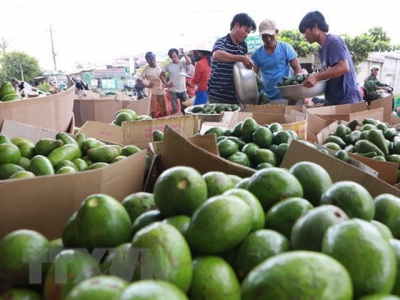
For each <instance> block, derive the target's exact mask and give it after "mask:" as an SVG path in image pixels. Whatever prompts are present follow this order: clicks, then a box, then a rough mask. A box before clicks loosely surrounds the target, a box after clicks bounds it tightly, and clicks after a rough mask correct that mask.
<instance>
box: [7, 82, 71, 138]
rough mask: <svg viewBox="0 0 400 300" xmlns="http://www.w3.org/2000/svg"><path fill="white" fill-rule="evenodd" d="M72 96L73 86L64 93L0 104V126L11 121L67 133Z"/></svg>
mask: <svg viewBox="0 0 400 300" xmlns="http://www.w3.org/2000/svg"><path fill="white" fill-rule="evenodd" d="M74 95H75V86H74V85H73V86H71V87H70V88H69V89H67V90H66V91H61V92H59V93H56V94H53V95H48V96H40V97H36V98H27V99H26V98H24V99H21V100H14V101H9V102H0V124H1V123H2V122H3V121H4V120H12V121H16V122H20V123H25V124H29V125H34V126H38V127H43V128H48V129H51V130H56V131H67V130H68V129H69V128H70V123H71V116H72V112H73V106H74Z"/></svg>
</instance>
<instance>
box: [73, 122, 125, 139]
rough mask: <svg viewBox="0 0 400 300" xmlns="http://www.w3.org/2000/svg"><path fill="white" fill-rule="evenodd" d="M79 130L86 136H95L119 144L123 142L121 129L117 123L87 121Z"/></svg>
mask: <svg viewBox="0 0 400 300" xmlns="http://www.w3.org/2000/svg"><path fill="white" fill-rule="evenodd" d="M79 132H81V133H84V134H85V135H86V137H92V138H96V139H98V140H101V141H104V142H108V143H114V144H119V145H121V144H122V142H123V138H122V137H123V134H122V129H121V127H119V126H117V125H111V124H105V123H101V122H96V121H87V122H86V123H85V125H83V126H82V128H81V130H80V131H79Z"/></svg>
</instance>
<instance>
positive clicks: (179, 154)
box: [160, 125, 256, 178]
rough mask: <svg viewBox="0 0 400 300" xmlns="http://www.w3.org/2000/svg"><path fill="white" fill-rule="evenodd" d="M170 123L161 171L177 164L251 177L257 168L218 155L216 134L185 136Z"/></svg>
mask: <svg viewBox="0 0 400 300" xmlns="http://www.w3.org/2000/svg"><path fill="white" fill-rule="evenodd" d="M172 128H173V127H170V126H169V125H168V126H166V127H165V130H164V141H163V146H162V148H163V149H162V155H161V162H160V165H161V171H162V170H166V169H169V168H172V167H175V166H180V165H182V166H190V167H193V168H195V169H196V170H198V171H199V172H200V173H201V174H204V173H207V172H209V171H221V172H224V173H227V174H234V175H237V176H239V177H242V178H244V177H249V176H251V175H252V174H254V173H255V171H256V170H254V169H251V168H248V167H244V166H241V165H239V164H236V163H232V162H230V161H228V160H226V159H225V158H222V157H220V156H218V155H217V154H218V148H217V146H216V138H215V135H211V134H210V135H205V136H198V137H193V138H191V139H187V138H185V137H184V136H183V135H181V134H179V133H178V132H177V131H175V130H174V129H172Z"/></svg>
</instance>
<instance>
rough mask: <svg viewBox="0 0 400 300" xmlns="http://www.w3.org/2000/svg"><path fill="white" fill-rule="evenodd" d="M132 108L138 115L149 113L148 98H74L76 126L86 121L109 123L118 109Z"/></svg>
mask: <svg viewBox="0 0 400 300" xmlns="http://www.w3.org/2000/svg"><path fill="white" fill-rule="evenodd" d="M124 108H128V109H132V110H134V111H135V112H136V113H137V114H138V115H149V113H150V98H145V99H142V100H127V99H120V98H117V97H113V98H107V99H104V98H94V99H90V98H79V99H75V100H74V115H75V122H76V126H78V127H80V126H83V125H84V124H85V123H86V121H97V122H103V123H111V122H112V121H113V120H114V119H115V113H116V112H117V111H118V110H120V109H124Z"/></svg>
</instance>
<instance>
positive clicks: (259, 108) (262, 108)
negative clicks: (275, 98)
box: [245, 104, 286, 114]
mask: <svg viewBox="0 0 400 300" xmlns="http://www.w3.org/2000/svg"><path fill="white" fill-rule="evenodd" d="M285 108H286V105H283V104H280V105H273V104H263V105H250V104H248V105H246V110H245V111H246V112H266V113H272V114H275V113H276V114H284V113H285Z"/></svg>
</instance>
